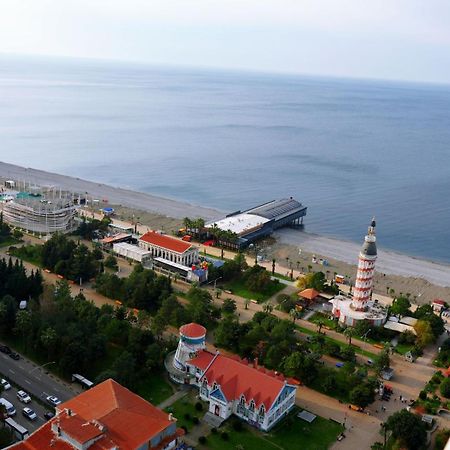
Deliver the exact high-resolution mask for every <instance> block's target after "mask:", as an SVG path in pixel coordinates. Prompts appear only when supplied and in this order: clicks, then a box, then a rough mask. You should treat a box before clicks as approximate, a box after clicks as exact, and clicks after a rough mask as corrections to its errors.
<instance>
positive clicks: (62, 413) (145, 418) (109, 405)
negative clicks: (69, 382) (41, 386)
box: [13, 379, 183, 450]
mask: <svg viewBox="0 0 450 450" xmlns="http://www.w3.org/2000/svg"><path fill="white" fill-rule="evenodd" d="M69 410H70V411H71V412H72V413H71V415H70V416H69V415H68V411H69ZM57 412H58V414H57V416H56V417H55V418H53V419H52V420H51V421H50V422H47V423H46V424H45V425H43V426H42V427H41V428H39V429H38V430H37V431H36V432H35V433H33V434H32V435H31V436H30V437H29V438H28V439H27V440H26V441H23V442H21V443H19V444H17V446H15V447H13V448H14V450H43V449H47V448H51V449H52V450H73V448H74V447H72V446H71V445H70V444H68V443H67V442H65V441H64V440H63V437H61V438H56V436H55V433H54V431H52V428H51V427H52V424H54V426H59V427H60V430H61V434H62V435H63V434H67V435H69V436H71V437H72V438H73V439H74V440H75V441H77V442H80V443H83V442H87V441H90V440H92V439H95V438H97V439H98V440H97V441H96V442H95V443H94V444H92V445H91V446H89V450H110V449H113V448H120V450H135V449H137V448H140V447H141V446H142V445H144V444H145V443H147V442H149V441H150V440H151V439H152V438H153V437H155V436H156V435H158V434H159V433H160V432H162V431H163V430H165V429H166V428H167V427H169V426H171V425H172V424H173V422H172V421H171V420H169V416H168V414H166V413H164V412H163V411H161V410H160V409H158V408H156V407H155V406H153V405H152V404H150V403H148V402H147V401H145V400H144V399H142V398H141V397H139V396H138V395H136V394H134V393H133V392H131V391H129V390H128V389H126V388H124V387H123V386H121V385H120V384H118V383H116V382H115V381H114V380H111V379H109V380H106V381H104V382H103V383H100V384H99V385H97V386H95V387H93V388H91V389H90V390H88V391H85V392H83V393H82V394H80V395H78V396H77V397H74V398H73V399H71V400H69V401H67V402H65V403H63V404H61V405H59V406H58V407H57ZM180 433H181V434H182V433H183V431H182V430H179V429H178V430H177V431H176V433H174V434H173V435H172V437H171V439H170V436H167V439H166V444H167V443H168V442H170V440H173V439H175V438H176V437H177V436H179V435H180ZM51 442H53V444H52V445H51V446H50V443H51ZM158 448H159V446H157V447H156V449H158Z"/></svg>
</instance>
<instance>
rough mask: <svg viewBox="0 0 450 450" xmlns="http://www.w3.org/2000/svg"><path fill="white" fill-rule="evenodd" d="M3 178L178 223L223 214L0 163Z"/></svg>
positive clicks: (0, 173)
mask: <svg viewBox="0 0 450 450" xmlns="http://www.w3.org/2000/svg"><path fill="white" fill-rule="evenodd" d="M118 170H120V168H118ZM0 177H1V178H2V180H3V181H4V180H5V179H12V180H15V181H19V182H23V181H25V182H26V183H27V184H28V183H34V184H36V185H38V186H44V185H51V186H55V187H56V189H59V188H61V189H62V190H66V191H70V192H77V193H83V194H86V193H87V194H88V195H89V196H92V198H94V199H99V200H103V199H106V200H108V203H110V204H114V205H118V206H126V207H128V208H136V209H139V210H142V211H150V212H154V213H157V214H159V215H163V216H168V217H173V218H176V219H181V218H183V217H186V216H188V217H194V216H197V217H203V218H205V219H216V218H219V217H221V216H222V215H223V212H220V211H218V210H215V209H211V208H204V207H202V206H198V205H191V204H189V203H185V202H179V201H176V200H172V199H168V198H163V197H158V196H155V195H151V194H146V193H143V192H136V191H131V190H129V189H123V188H119V187H113V186H109V185H106V184H102V183H95V182H92V181H87V180H82V179H80V178H74V177H69V176H66V175H59V174H56V173H50V172H45V171H43V170H37V169H32V168H25V167H20V166H16V165H14V164H8V163H5V162H1V161H0Z"/></svg>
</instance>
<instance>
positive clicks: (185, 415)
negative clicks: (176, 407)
mask: <svg viewBox="0 0 450 450" xmlns="http://www.w3.org/2000/svg"><path fill="white" fill-rule="evenodd" d="M184 418H185V419H186V420H191V415H190V414H189V413H188V412H187V413H184Z"/></svg>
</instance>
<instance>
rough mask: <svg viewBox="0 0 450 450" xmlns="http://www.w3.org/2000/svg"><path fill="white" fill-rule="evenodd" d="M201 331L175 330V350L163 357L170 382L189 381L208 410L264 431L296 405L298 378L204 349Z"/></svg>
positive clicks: (190, 326) (193, 327)
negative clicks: (176, 345)
mask: <svg viewBox="0 0 450 450" xmlns="http://www.w3.org/2000/svg"><path fill="white" fill-rule="evenodd" d="M205 335H206V329H205V328H204V327H202V326H200V325H198V324H193V323H191V324H187V325H184V326H183V327H181V328H180V341H179V343H178V348H177V350H176V352H175V353H174V354H173V353H172V355H169V356H168V359H166V368H167V370H168V372H169V375H170V377H171V378H172V380H174V381H176V382H178V383H185V384H193V385H196V386H197V387H198V389H199V395H200V398H201V399H202V400H204V401H205V402H208V403H209V407H208V411H209V413H211V414H213V415H214V416H217V417H218V418H220V419H222V420H225V419H228V417H230V416H231V415H232V414H234V415H236V416H237V417H239V418H240V419H242V420H245V421H246V422H248V423H249V424H250V425H252V426H255V427H256V428H259V429H261V430H263V431H267V430H269V429H270V428H272V427H273V426H274V425H275V424H276V423H277V422H278V421H280V420H281V419H282V418H283V417H285V416H286V415H287V414H288V413H289V411H290V410H291V409H292V408H293V407H294V405H295V397H296V392H297V384H298V383H297V382H296V381H295V380H293V379H286V378H285V377H284V376H283V375H281V374H277V373H276V372H274V371H270V370H267V369H265V368H264V367H261V366H258V365H257V363H256V364H253V365H249V363H248V361H246V360H241V359H239V357H229V356H224V355H221V354H220V353H218V352H217V353H211V352H208V351H206V350H205V349H204V347H205Z"/></svg>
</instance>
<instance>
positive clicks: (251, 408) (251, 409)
mask: <svg viewBox="0 0 450 450" xmlns="http://www.w3.org/2000/svg"><path fill="white" fill-rule="evenodd" d="M249 409H250V412H253V411H254V410H255V402H254V401H253V400H252V401H251V402H250V408H249Z"/></svg>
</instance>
